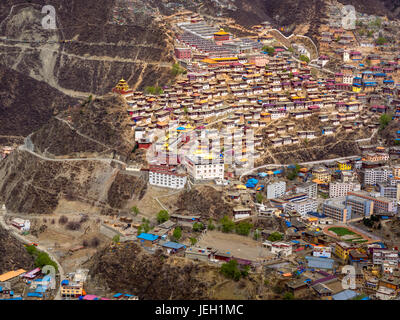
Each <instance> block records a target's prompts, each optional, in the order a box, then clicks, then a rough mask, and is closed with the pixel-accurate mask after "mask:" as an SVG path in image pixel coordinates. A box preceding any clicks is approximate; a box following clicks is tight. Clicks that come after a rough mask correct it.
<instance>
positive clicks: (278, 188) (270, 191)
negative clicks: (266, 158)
mask: <svg viewBox="0 0 400 320" xmlns="http://www.w3.org/2000/svg"><path fill="white" fill-rule="evenodd" d="M266 191H267V199H276V198H279V197H282V196H283V195H284V194H285V192H286V182H285V181H277V182H274V183H271V184H269V185H268V186H267V190H266Z"/></svg>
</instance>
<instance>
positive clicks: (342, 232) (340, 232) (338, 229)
mask: <svg viewBox="0 0 400 320" xmlns="http://www.w3.org/2000/svg"><path fill="white" fill-rule="evenodd" d="M328 230H329V231H332V232H334V233H336V234H337V235H338V236H345V235H349V234H355V233H354V232H353V231H350V230H349V229H347V228H341V227H333V228H329V229H328Z"/></svg>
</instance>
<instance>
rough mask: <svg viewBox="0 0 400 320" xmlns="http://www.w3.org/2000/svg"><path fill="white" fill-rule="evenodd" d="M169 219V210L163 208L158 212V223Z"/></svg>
mask: <svg viewBox="0 0 400 320" xmlns="http://www.w3.org/2000/svg"><path fill="white" fill-rule="evenodd" d="M168 219H169V214H168V211H167V210H161V211H160V212H159V213H158V214H157V222H158V223H163V222H165V221H168Z"/></svg>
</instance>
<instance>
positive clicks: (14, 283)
mask: <svg viewBox="0 0 400 320" xmlns="http://www.w3.org/2000/svg"><path fill="white" fill-rule="evenodd" d="M55 280H56V279H55V278H54V276H52V275H50V274H44V273H43V272H42V269H41V268H35V269H33V270H31V271H26V270H24V269H18V270H14V271H9V272H6V273H4V274H2V275H0V300H48V299H50V298H51V297H53V296H54V294H55V292H54V289H55V288H56V285H55V286H53V285H52V284H55Z"/></svg>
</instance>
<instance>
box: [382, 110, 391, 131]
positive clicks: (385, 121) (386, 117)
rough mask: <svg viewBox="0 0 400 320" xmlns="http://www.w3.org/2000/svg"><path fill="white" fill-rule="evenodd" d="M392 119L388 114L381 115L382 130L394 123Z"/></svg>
mask: <svg viewBox="0 0 400 320" xmlns="http://www.w3.org/2000/svg"><path fill="white" fill-rule="evenodd" d="M392 118H393V116H392V115H391V114H388V113H384V114H382V115H381V117H380V118H379V123H380V125H381V126H380V128H381V130H383V129H385V128H386V127H387V126H388V125H389V123H390V121H392Z"/></svg>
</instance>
